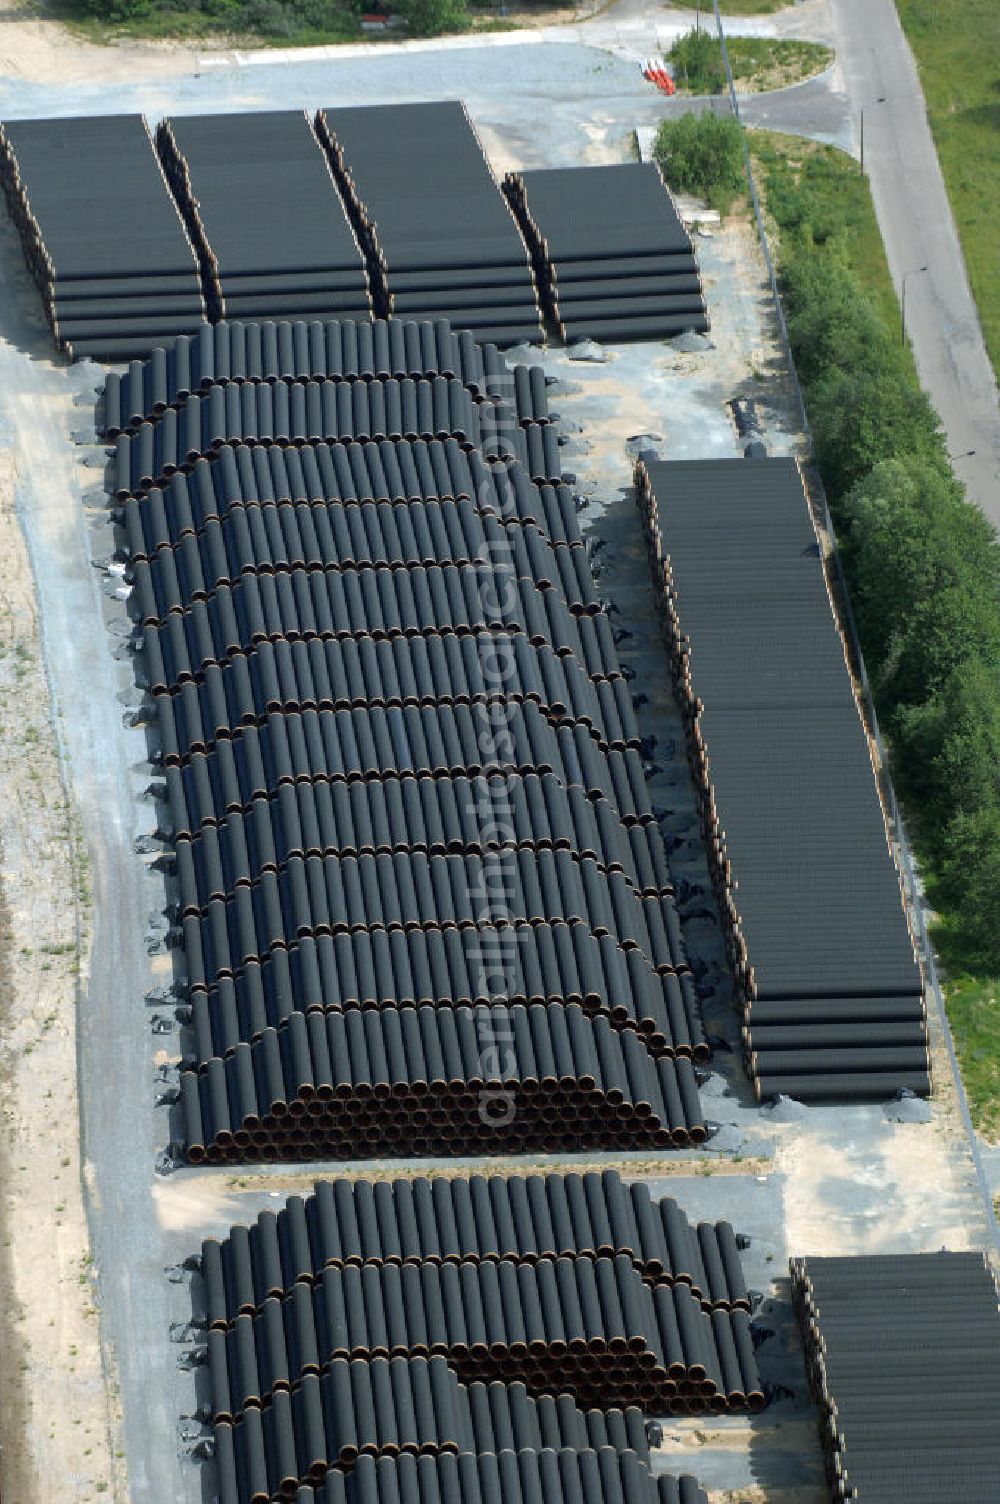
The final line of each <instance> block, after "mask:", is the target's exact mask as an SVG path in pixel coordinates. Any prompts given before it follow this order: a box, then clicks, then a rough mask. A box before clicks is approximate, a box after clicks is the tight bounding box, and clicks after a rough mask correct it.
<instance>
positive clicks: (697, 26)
mask: <svg viewBox="0 0 1000 1504" xmlns="http://www.w3.org/2000/svg"><path fill="white" fill-rule="evenodd" d="M694 34H695V36H696V37H700V36H701V0H695V6H694Z"/></svg>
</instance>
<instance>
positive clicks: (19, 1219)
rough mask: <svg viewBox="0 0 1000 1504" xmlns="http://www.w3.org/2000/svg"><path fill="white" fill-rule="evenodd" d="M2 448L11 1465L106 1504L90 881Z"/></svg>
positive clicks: (36, 1493) (5, 1322) (1, 1180)
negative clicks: (91, 1149)
mask: <svg viewBox="0 0 1000 1504" xmlns="http://www.w3.org/2000/svg"><path fill="white" fill-rule="evenodd" d="M13 495H14V465H13V462H12V460H11V457H10V456H9V454H6V453H4V452H3V451H0V582H2V583H0V849H2V852H3V873H4V880H3V883H4V885H3V890H2V894H0V1079H2V1083H3V1122H2V1129H0V1187H2V1188H3V1229H4V1232H3V1246H2V1259H0V1309H2V1328H0V1345H2V1351H3V1363H2V1365H0V1449H2V1450H0V1455H2V1466H3V1486H4V1497H5V1499H6V1498H9V1499H11V1500H14V1501H16V1504H29V1501H32V1500H36V1499H37V1500H44V1499H51V1498H53V1497H55V1493H54V1490H57V1491H58V1493H59V1495H60V1496H61V1497H63V1498H70V1497H71V1498H73V1499H74V1500H80V1501H81V1504H82V1501H84V1500H92V1499H93V1500H96V1499H98V1498H99V1497H100V1496H101V1494H103V1493H108V1492H109V1490H110V1488H111V1484H112V1479H113V1476H114V1466H115V1464H114V1457H113V1454H114V1451H115V1450H116V1448H115V1446H114V1444H113V1443H112V1441H111V1435H112V1430H113V1424H112V1418H111V1416H110V1414H109V1406H108V1402H107V1401H106V1398H105V1384H104V1374H103V1370H102V1359H101V1349H100V1336H99V1329H98V1321H97V1311H96V1309H95V1306H94V1303H93V1289H92V1283H91V1272H90V1252H89V1242H88V1236H87V1225H86V1218H85V1214H84V1206H83V1194H82V1185H81V1165H80V1134H79V1103H78V1098H77V1090H76V1040H77V1011H76V1010H77V989H78V985H80V982H81V980H82V978H81V961H83V963H84V965H85V955H86V949H87V946H88V944H89V934H88V913H89V897H88V892H87V873H86V865H85V859H84V858H83V856H82V854H81V853H79V852H78V850H77V845H76V841H77V837H76V827H75V821H74V818H73V812H72V810H71V808H70V806H69V805H68V803H67V800H66V796H65V791H64V789H63V786H62V782H61V780H60V776H59V764H58V760H57V757H56V753H55V748H54V737H53V730H52V725H51V722H50V718H49V698H48V685H47V682H46V678H45V673H44V668H43V665H42V660H41V654H40V649H39V641H38V631H37V622H36V618H35V600H34V589H33V582H32V578H31V572H30V569H29V567H28V561H27V557H26V553H25V548H24V542H23V538H22V534H21V530H20V527H19V526H18V522H17V518H16V515H15V513H14V506H13Z"/></svg>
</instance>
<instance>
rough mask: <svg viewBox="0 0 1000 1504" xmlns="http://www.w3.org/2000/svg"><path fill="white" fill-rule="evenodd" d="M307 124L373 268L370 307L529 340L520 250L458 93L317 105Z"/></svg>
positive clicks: (530, 320)
mask: <svg viewBox="0 0 1000 1504" xmlns="http://www.w3.org/2000/svg"><path fill="white" fill-rule="evenodd" d="M316 130H317V134H318V135H319V138H320V140H321V141H322V142H323V144H324V145H325V147H326V149H327V152H328V153H329V157H330V162H331V166H332V168H333V172H334V175H335V177H336V178H337V182H338V184H339V186H340V189H341V192H342V194H343V196H344V201H345V203H346V204H347V205H348V211H349V213H350V214H351V216H352V219H353V222H354V225H355V229H356V231H357V234H358V239H359V242H360V244H361V245H362V246H363V247H364V248H365V251H366V254H367V255H368V256H369V258H370V260H371V263H372V264H373V265H375V266H377V267H378V268H380V270H381V286H379V285H378V283H379V278H378V274H377V273H376V274H375V275H374V276H373V283H372V292H373V297H374V302H375V311H376V312H377V313H380V314H388V313H395V314H397V315H398V316H399V317H402V318H418V319H426V318H438V317H445V318H448V319H449V320H450V321H451V323H452V324H453V325H455V326H456V328H462V329H469V330H471V331H472V333H473V334H474V336H475V338H476V339H477V340H479V341H480V342H487V341H493V342H495V343H496V344H498V345H514V344H519V343H522V342H525V341H526V342H529V343H536V344H537V343H539V342H540V341H541V339H542V331H541V328H540V322H539V309H538V298H537V293H536V288H535V282H534V278H533V275H532V271H531V267H530V265H529V260H528V254H527V251H526V249H525V245H524V242H523V240H522V239H521V235H520V233H519V230H518V226H517V224H516V223H515V221H514V218H513V216H512V214H511V212H510V210H509V208H508V206H507V204H506V202H505V201H504V198H503V196H502V194H501V193H500V190H499V188H498V185H497V182H496V179H495V178H494V176H493V173H492V170H491V168H490V165H489V163H488V162H487V160H486V157H485V156H484V154H483V150H482V147H481V146H480V143H479V140H478V138H477V136H476V133H475V129H474V127H473V125H472V122H471V121H470V119H469V117H468V114H467V113H466V110H465V106H464V105H463V104H462V103H461V102H460V101H458V100H446V101H439V102H435V103H429V104H401V105H380V106H379V107H378V108H377V109H372V108H361V109H325V110H320V111H319V113H318V115H317V117H316Z"/></svg>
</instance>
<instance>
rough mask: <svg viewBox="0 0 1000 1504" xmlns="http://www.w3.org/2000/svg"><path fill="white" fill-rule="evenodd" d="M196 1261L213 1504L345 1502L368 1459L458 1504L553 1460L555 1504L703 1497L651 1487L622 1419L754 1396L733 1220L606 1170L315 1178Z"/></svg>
mask: <svg viewBox="0 0 1000 1504" xmlns="http://www.w3.org/2000/svg"><path fill="white" fill-rule="evenodd" d="M198 1271H199V1278H198V1279H197V1280H196V1283H195V1287H194V1301H195V1311H194V1314H195V1323H196V1325H197V1326H206V1327H207V1328H208V1339H207V1345H206V1346H205V1347H203V1348H202V1350H201V1353H202V1356H203V1358H204V1361H205V1365H206V1369H205V1387H204V1389H203V1393H204V1395H205V1413H206V1414H208V1415H210V1417H211V1424H212V1428H213V1429H212V1435H213V1451H214V1460H215V1486H216V1488H217V1489H218V1493H219V1498H220V1500H221V1504H266V1501H269V1500H273V1499H279V1498H281V1499H285V1498H287V1499H291V1498H295V1499H296V1500H298V1499H299V1498H300V1497H301V1495H300V1493H299V1492H298V1491H299V1490H302V1489H315V1490H316V1493H315V1495H314V1497H316V1498H322V1499H327V1498H330V1497H332V1496H334V1495H331V1493H330V1490H331V1489H333V1490H334V1491H336V1490H343V1489H346V1490H347V1493H346V1494H345V1497H351V1496H352V1495H351V1493H350V1490H351V1488H352V1486H353V1480H354V1479H355V1477H358V1478H367V1479H370V1480H373V1481H374V1480H375V1479H376V1478H377V1476H378V1471H379V1468H380V1467H381V1466H383V1465H384V1464H391V1466H390V1468H389V1471H388V1472H384V1471H383V1474H382V1476H383V1478H385V1479H386V1480H388V1481H387V1485H386V1486H391V1487H393V1488H395V1487H396V1486H397V1485H398V1484H399V1483H400V1479H401V1478H402V1477H404V1476H409V1475H408V1474H406V1473H405V1469H406V1468H407V1467H408V1466H409V1464H410V1462H411V1461H413V1460H416V1459H421V1461H420V1466H421V1467H422V1468H423V1469H424V1470H425V1473H426V1471H427V1470H428V1469H429V1470H430V1471H431V1472H433V1473H434V1481H435V1483H437V1482H439V1481H441V1479H442V1477H443V1476H444V1475H442V1474H440V1469H442V1468H444V1469H448V1468H456V1469H457V1474H456V1475H455V1476H456V1477H460V1478H461V1479H462V1482H461V1486H460V1490H459V1493H457V1494H456V1495H455V1497H456V1498H458V1497H460V1498H461V1499H462V1500H463V1504H464V1501H465V1500H466V1499H469V1498H471V1499H473V1500H475V1499H477V1498H478V1492H477V1489H476V1487H475V1486H474V1485H473V1484H470V1479H475V1478H476V1477H479V1476H482V1475H483V1470H484V1469H485V1470H486V1475H487V1476H495V1475H494V1474H493V1473H492V1472H491V1471H490V1470H491V1469H492V1468H493V1467H494V1466H495V1465H499V1468H500V1473H499V1476H498V1477H497V1479H496V1485H497V1486H496V1487H495V1489H494V1491H493V1492H491V1493H490V1494H489V1499H490V1500H493V1501H495V1504H507V1501H508V1500H510V1501H511V1504H522V1500H523V1499H525V1498H530V1499H534V1497H535V1495H534V1493H532V1492H529V1493H528V1494H526V1495H525V1494H524V1493H523V1492H522V1491H521V1485H522V1484H523V1481H524V1477H525V1471H524V1470H525V1469H526V1468H527V1470H528V1476H529V1477H534V1476H535V1470H536V1469H538V1468H541V1470H542V1475H543V1476H546V1475H547V1470H548V1468H549V1466H550V1463H549V1460H548V1454H552V1455H553V1456H555V1455H556V1454H560V1453H561V1454H562V1455H563V1457H564V1458H566V1459H568V1454H569V1451H570V1450H572V1453H573V1456H574V1458H575V1461H574V1464H573V1466H574V1468H579V1469H580V1470H581V1471H580V1472H579V1473H574V1472H572V1470H571V1471H570V1472H569V1474H567V1468H566V1461H564V1462H563V1463H562V1464H561V1466H560V1467H559V1468H558V1469H557V1472H556V1473H555V1474H553V1478H552V1481H553V1483H554V1484H555V1485H556V1486H557V1488H559V1489H562V1488H568V1491H567V1492H565V1493H560V1492H557V1493H556V1495H555V1497H557V1498H565V1499H566V1500H567V1504H598V1500H600V1501H602V1504H603V1501H606V1500H612V1499H613V1500H617V1501H620V1504H632V1501H633V1500H636V1501H638V1500H640V1499H642V1500H645V1499H647V1498H648V1499H650V1500H651V1499H653V1498H655V1499H657V1501H659V1500H662V1499H669V1500H674V1501H677V1504H696V1501H697V1504H704V1499H705V1496H704V1494H703V1492H702V1491H701V1489H700V1487H699V1486H698V1485H697V1483H696V1481H695V1480H694V1479H693V1478H690V1477H684V1478H681V1479H673V1478H671V1477H670V1475H668V1474H666V1475H662V1476H661V1477H659V1478H658V1479H656V1480H654V1479H653V1476H652V1474H651V1472H650V1461H651V1459H650V1447H651V1446H654V1445H659V1444H660V1442H661V1440H662V1434H661V1431H660V1428H659V1426H658V1425H656V1424H655V1423H648V1422H646V1421H645V1420H644V1419H643V1415H642V1410H641V1409H640V1408H639V1406H640V1405H641V1406H642V1407H643V1408H645V1409H646V1410H647V1411H648V1410H650V1409H652V1410H654V1412H656V1413H664V1411H668V1410H669V1411H670V1412H672V1413H674V1414H702V1413H709V1412H712V1413H722V1412H723V1411H726V1410H730V1409H737V1410H738V1409H741V1408H745V1407H747V1406H749V1407H750V1408H751V1409H756V1408H759V1407H760V1405H761V1404H763V1402H764V1395H763V1391H762V1390H761V1387H760V1382H759V1378H758V1375H757V1369H756V1363H755V1360H754V1351H753V1338H752V1333H751V1329H750V1324H749V1316H748V1314H747V1309H746V1307H747V1305H748V1304H749V1301H748V1297H747V1295H746V1287H745V1283H744V1280H743V1275H742V1271H741V1268H740V1262H739V1255H738V1247H737V1240H736V1237H735V1235H734V1234H733V1232H732V1229H731V1228H730V1227H729V1226H728V1224H726V1223H719V1224H716V1225H710V1224H703V1225H702V1226H701V1227H699V1228H697V1229H696V1228H695V1227H694V1226H693V1225H692V1224H691V1223H689V1222H688V1220H687V1218H686V1217H685V1216H684V1214H683V1212H682V1211H681V1210H680V1208H679V1207H678V1206H677V1204H676V1202H674V1201H672V1200H670V1199H669V1198H665V1199H663V1200H662V1201H655V1200H653V1199H652V1198H651V1196H650V1194H649V1191H648V1189H647V1187H646V1186H644V1185H643V1184H642V1183H641V1182H637V1183H635V1184H631V1185H627V1184H625V1183H624V1182H623V1181H622V1180H621V1177H620V1176H619V1175H618V1174H617V1173H616V1172H614V1171H606V1172H604V1173H603V1174H596V1173H588V1174H584V1175H579V1174H575V1173H570V1174H566V1175H560V1174H550V1175H545V1176H541V1175H528V1176H513V1177H502V1176H499V1175H494V1176H490V1177H485V1176H482V1175H475V1176H472V1177H471V1178H469V1179H466V1178H464V1177H461V1176H459V1177H456V1178H454V1179H453V1178H450V1177H449V1178H435V1179H434V1180H427V1179H423V1178H418V1179H416V1180H412V1181H410V1180H405V1179H399V1180H396V1181H393V1182H371V1181H364V1180H359V1181H349V1180H335V1181H322V1182H320V1183H318V1184H317V1186H316V1189H315V1194H314V1195H313V1196H311V1197H309V1198H306V1199H303V1198H301V1197H293V1198H291V1199H290V1200H289V1202H288V1203H287V1204H286V1205H285V1206H284V1207H282V1208H281V1209H280V1210H279V1211H278V1212H277V1213H271V1212H265V1213H262V1214H261V1216H260V1217H259V1218H258V1220H257V1222H256V1223H255V1224H254V1225H252V1226H251V1227H249V1228H247V1227H242V1226H235V1227H233V1228H231V1229H230V1233H229V1236H228V1237H227V1238H226V1239H225V1240H224V1241H223V1242H222V1243H219V1242H216V1241H215V1240H212V1239H209V1240H207V1241H206V1242H205V1243H204V1244H203V1247H202V1253H201V1259H200V1261H199V1264H198ZM699 1280H700V1281H701V1284H702V1286H703V1293H702V1294H701V1295H699V1294H698V1283H697V1282H698V1281H699ZM710 1290H714V1292H715V1295H714V1299H713V1296H712V1295H711V1294H710ZM635 1402H638V1403H635ZM588 1407H589V1408H588ZM515 1457H516V1458H519V1459H520V1462H519V1463H518V1464H517V1467H516V1468H515V1472H514V1474H513V1475H512V1473H511V1467H512V1466H513V1465H514V1463H513V1459H514V1458H515ZM400 1468H402V1469H403V1470H404V1471H403V1473H400V1472H399V1469H400ZM372 1469H374V1471H372ZM591 1469H595V1470H596V1472H595V1477H598V1478H600V1479H601V1486H600V1489H599V1491H598V1492H597V1493H592V1492H591V1490H590V1488H589V1485H588V1486H587V1487H584V1488H583V1491H582V1492H581V1491H580V1488H579V1487H578V1485H579V1484H580V1483H581V1481H585V1478H586V1477H589V1476H590V1472H591ZM334 1474H336V1475H337V1477H336V1479H334V1477H333V1475H334ZM449 1476H451V1475H449ZM470 1487H472V1492H471V1493H470V1492H469V1488H470ZM336 1496H337V1497H339V1494H336ZM446 1496H447V1497H451V1495H450V1494H449V1495H446ZM362 1497H364V1498H366V1499H367V1498H368V1497H369V1495H368V1494H364V1495H363V1496H362ZM370 1497H372V1498H380V1497H381V1494H379V1493H378V1492H376V1493H374V1494H372V1495H371V1496H370ZM390 1497H391V1498H393V1499H397V1498H399V1499H402V1498H405V1497H407V1496H406V1494H405V1492H404V1493H401V1494H398V1495H397V1494H395V1493H392V1494H390V1495H387V1496H386V1498H387V1500H388V1498H390ZM418 1497H419V1498H423V1497H424V1495H423V1494H419V1495H415V1496H414V1498H415V1500H416V1498H418ZM429 1497H434V1498H436V1497H437V1495H436V1494H433V1493H432V1494H431V1495H430V1496H429ZM548 1497H549V1495H548V1494H546V1498H548Z"/></svg>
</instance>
